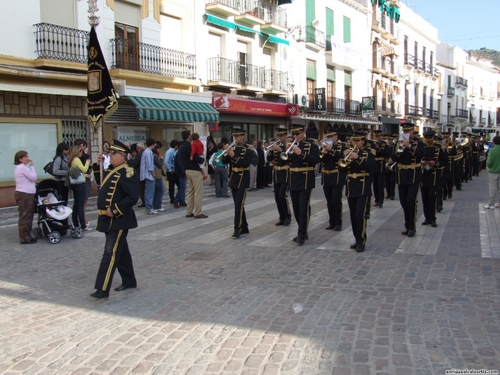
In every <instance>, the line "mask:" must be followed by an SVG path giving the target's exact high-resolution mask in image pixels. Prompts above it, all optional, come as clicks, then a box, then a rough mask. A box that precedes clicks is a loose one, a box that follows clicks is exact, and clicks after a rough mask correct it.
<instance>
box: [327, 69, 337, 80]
mask: <svg viewBox="0 0 500 375" xmlns="http://www.w3.org/2000/svg"><path fill="white" fill-rule="evenodd" d="M326 79H327V81H332V82H335V68H333V67H327V68H326Z"/></svg>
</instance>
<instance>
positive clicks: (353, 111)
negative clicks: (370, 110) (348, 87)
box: [344, 100, 361, 116]
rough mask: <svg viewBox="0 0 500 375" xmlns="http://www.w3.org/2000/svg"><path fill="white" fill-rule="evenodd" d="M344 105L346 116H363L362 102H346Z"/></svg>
mask: <svg viewBox="0 0 500 375" xmlns="http://www.w3.org/2000/svg"><path fill="white" fill-rule="evenodd" d="M344 103H345V113H346V115H352V116H361V102H359V101H357V100H346V101H344Z"/></svg>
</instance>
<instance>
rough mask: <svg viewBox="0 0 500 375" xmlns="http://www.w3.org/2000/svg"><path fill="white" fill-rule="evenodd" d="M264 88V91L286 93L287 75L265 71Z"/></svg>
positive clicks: (269, 70) (275, 71)
mask: <svg viewBox="0 0 500 375" xmlns="http://www.w3.org/2000/svg"><path fill="white" fill-rule="evenodd" d="M264 87H265V89H266V91H282V92H285V91H287V87H288V73H287V72H280V71H279V70H274V69H266V71H265V72H264Z"/></svg>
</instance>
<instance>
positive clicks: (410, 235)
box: [408, 229, 417, 237]
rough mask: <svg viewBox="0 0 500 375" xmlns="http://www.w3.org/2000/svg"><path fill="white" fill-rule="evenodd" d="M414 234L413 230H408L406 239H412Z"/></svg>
mask: <svg viewBox="0 0 500 375" xmlns="http://www.w3.org/2000/svg"><path fill="white" fill-rule="evenodd" d="M415 233H417V232H416V230H415V229H409V230H408V237H413V236H414V235H415Z"/></svg>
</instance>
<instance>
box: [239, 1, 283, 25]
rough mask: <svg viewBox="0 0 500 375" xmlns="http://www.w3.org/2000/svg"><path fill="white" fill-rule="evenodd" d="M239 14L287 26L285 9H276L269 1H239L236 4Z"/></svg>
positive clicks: (274, 3) (274, 4) (273, 3)
mask: <svg viewBox="0 0 500 375" xmlns="http://www.w3.org/2000/svg"><path fill="white" fill-rule="evenodd" d="M237 6H238V10H239V11H240V12H241V13H247V14H251V15H253V16H255V17H258V18H260V19H263V20H264V21H265V22H266V23H274V24H276V25H280V26H285V27H286V25H287V16H286V9H284V8H278V7H277V6H276V2H273V1H269V0H241V1H238V3H237Z"/></svg>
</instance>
